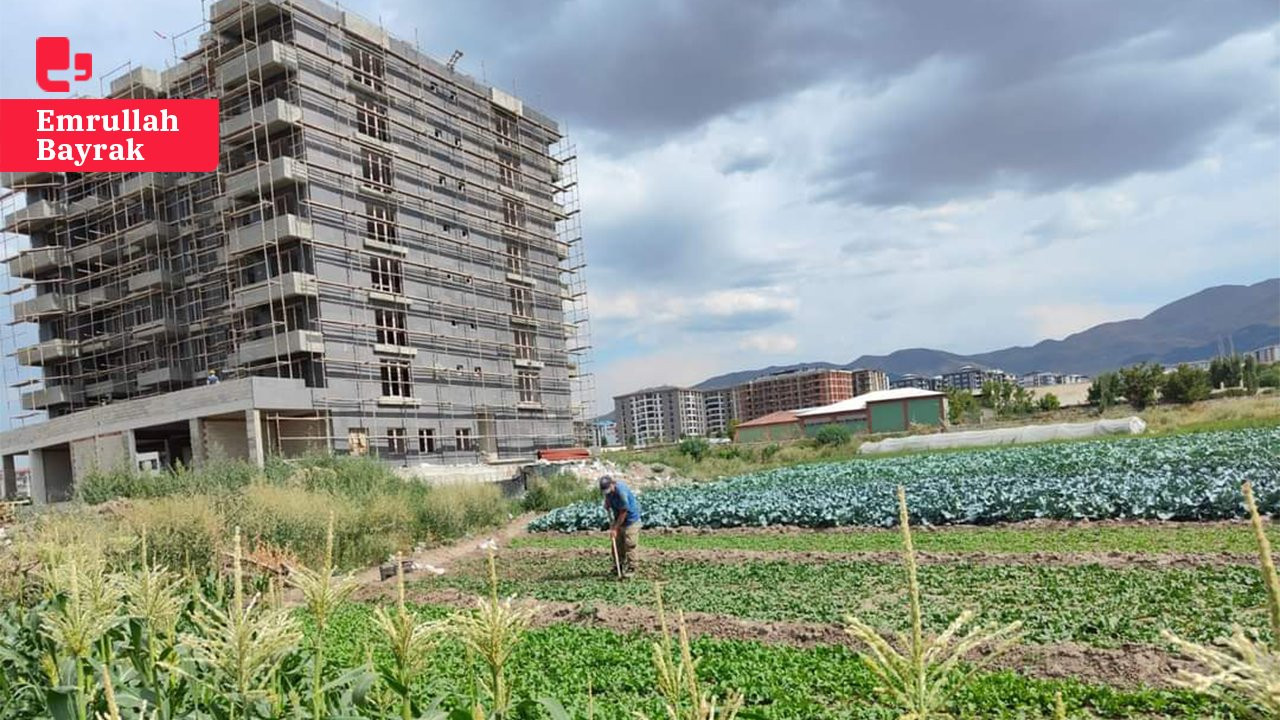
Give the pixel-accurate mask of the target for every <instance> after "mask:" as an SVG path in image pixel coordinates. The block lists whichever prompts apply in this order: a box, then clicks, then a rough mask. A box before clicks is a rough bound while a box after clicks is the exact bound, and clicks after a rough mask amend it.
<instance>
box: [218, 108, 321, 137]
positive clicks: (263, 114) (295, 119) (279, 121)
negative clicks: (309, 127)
mask: <svg viewBox="0 0 1280 720" xmlns="http://www.w3.org/2000/svg"><path fill="white" fill-rule="evenodd" d="M301 123H302V108H301V107H299V106H297V105H295V104H293V103H291V102H287V101H285V100H281V99H279V98H276V99H275V100H268V101H266V102H265V103H263V104H261V105H259V106H258V107H252V108H249V109H248V110H245V111H244V112H242V113H240V114H238V115H233V116H231V117H229V118H227V119H226V120H223V121H222V138H223V140H229V139H231V138H234V137H235V136H237V135H239V134H241V133H243V132H245V131H247V130H249V129H250V128H254V127H258V128H262V129H263V130H265V131H266V132H267V133H272V132H275V131H276V130H279V129H281V128H283V127H287V126H291V125H299V124H301Z"/></svg>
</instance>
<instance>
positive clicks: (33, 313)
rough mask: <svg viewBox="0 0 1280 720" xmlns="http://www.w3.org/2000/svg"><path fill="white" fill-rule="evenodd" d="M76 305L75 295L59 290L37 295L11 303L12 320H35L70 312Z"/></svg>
mask: <svg viewBox="0 0 1280 720" xmlns="http://www.w3.org/2000/svg"><path fill="white" fill-rule="evenodd" d="M75 307H76V303H75V297H74V296H71V295H63V294H62V293H60V292H51V293H45V294H44V295H37V296H35V297H33V298H31V299H30V300H20V301H18V302H16V303H14V304H13V320H14V322H36V321H38V320H39V319H40V318H45V317H51V316H54V315H61V314H63V313H66V312H71V311H72V310H74V309H75Z"/></svg>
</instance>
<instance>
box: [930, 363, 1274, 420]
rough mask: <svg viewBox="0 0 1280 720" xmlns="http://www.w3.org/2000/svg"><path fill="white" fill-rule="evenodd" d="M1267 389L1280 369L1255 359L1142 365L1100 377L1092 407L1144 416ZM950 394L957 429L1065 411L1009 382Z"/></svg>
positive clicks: (1050, 398)
mask: <svg viewBox="0 0 1280 720" xmlns="http://www.w3.org/2000/svg"><path fill="white" fill-rule="evenodd" d="M1262 387H1270V388H1280V363H1273V364H1271V365H1261V364H1259V363H1258V361H1257V360H1256V359H1255V358H1254V357H1253V356H1252V355H1231V356H1227V357H1220V358H1215V359H1214V360H1213V362H1211V363H1210V365H1209V369H1207V370H1206V369H1204V368H1200V367H1195V366H1192V365H1186V364H1183V365H1179V366H1178V367H1176V368H1174V369H1173V370H1170V371H1168V372H1166V371H1165V369H1164V367H1162V366H1161V365H1160V364H1159V363H1139V364H1137V365H1132V366H1130V367H1127V368H1122V369H1121V370H1118V371H1116V372H1104V373H1101V374H1100V375H1098V376H1097V377H1095V378H1094V380H1093V384H1092V385H1090V386H1089V404H1090V405H1093V406H1094V407H1097V408H1098V409H1099V410H1106V409H1107V408H1110V407H1113V406H1115V405H1118V404H1120V403H1121V402H1127V403H1128V404H1129V405H1132V406H1133V408H1134V409H1135V410H1142V409H1144V408H1146V407H1148V406H1150V405H1154V404H1156V403H1157V402H1159V401H1162V402H1168V403H1177V404H1183V405H1186V404H1191V403H1194V402H1199V401H1201V400H1207V399H1208V398H1209V396H1210V394H1212V393H1213V391H1214V390H1215V389H1218V390H1224V391H1225V394H1227V395H1236V394H1238V395H1253V394H1255V393H1257V392H1258V389H1259V388H1262ZM946 393H947V403H948V418H949V419H950V421H951V422H952V423H953V424H954V423H964V422H975V421H977V420H978V419H979V418H980V417H981V415H982V410H983V409H984V408H985V409H988V410H991V411H993V412H994V414H995V415H996V417H999V418H1012V417H1021V416H1026V415H1031V414H1032V413H1035V412H1037V411H1039V412H1048V411H1050V410H1056V409H1058V407H1059V406H1060V405H1061V403H1060V402H1059V400H1058V398H1057V397H1056V396H1055V395H1054V394H1053V393H1046V394H1044V395H1042V396H1041V397H1040V398H1039V399H1038V400H1037V399H1036V398H1035V397H1033V395H1032V393H1031V391H1029V390H1027V389H1026V388H1024V387H1020V386H1019V385H1017V384H1016V383H1013V382H1010V381H1008V380H998V381H988V382H985V383H983V384H982V391H981V393H980V394H974V393H971V392H969V391H968V390H959V389H955V388H951V389H948V390H947V391H946Z"/></svg>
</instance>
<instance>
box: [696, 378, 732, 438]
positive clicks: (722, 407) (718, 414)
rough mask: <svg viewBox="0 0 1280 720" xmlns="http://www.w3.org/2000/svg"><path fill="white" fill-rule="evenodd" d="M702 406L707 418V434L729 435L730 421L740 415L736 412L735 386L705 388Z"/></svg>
mask: <svg viewBox="0 0 1280 720" xmlns="http://www.w3.org/2000/svg"><path fill="white" fill-rule="evenodd" d="M702 407H703V411H704V413H705V414H706V419H707V435H708V436H709V437H728V436H729V423H731V422H732V421H733V420H734V419H736V418H737V417H738V416H737V415H736V414H734V407H733V388H723V389H720V390H703V391H702Z"/></svg>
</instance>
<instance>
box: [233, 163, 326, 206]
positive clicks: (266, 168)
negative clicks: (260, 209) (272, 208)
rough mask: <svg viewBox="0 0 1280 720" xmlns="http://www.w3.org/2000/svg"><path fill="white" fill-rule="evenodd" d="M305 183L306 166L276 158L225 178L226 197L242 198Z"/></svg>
mask: <svg viewBox="0 0 1280 720" xmlns="http://www.w3.org/2000/svg"><path fill="white" fill-rule="evenodd" d="M306 182H307V166H306V163H303V162H302V161H300V160H297V159H295V158H291V157H278V158H276V159H274V160H272V161H270V162H265V163H258V164H257V165H251V166H249V167H247V168H245V169H243V170H240V171H238V172H235V173H232V174H231V175H229V176H227V195H228V196H230V197H243V196H246V195H258V194H260V193H262V192H264V191H266V190H268V189H270V188H278V187H280V186H282V185H289V184H296V185H301V184H304V183H306Z"/></svg>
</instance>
